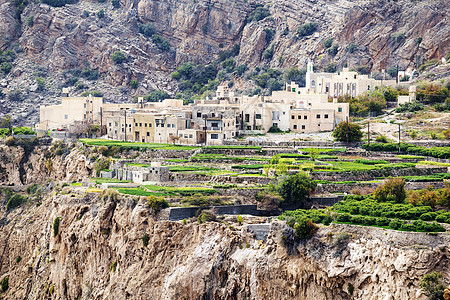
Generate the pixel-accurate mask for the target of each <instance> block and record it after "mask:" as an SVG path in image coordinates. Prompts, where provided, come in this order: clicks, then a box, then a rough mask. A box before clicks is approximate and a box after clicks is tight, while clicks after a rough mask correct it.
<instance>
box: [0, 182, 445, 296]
mask: <svg viewBox="0 0 450 300" xmlns="http://www.w3.org/2000/svg"><path fill="white" fill-rule="evenodd" d="M58 217H59V218H60V222H59V226H58V228H56V229H55V225H54V223H55V219H56V218H58ZM1 218H2V219H1V225H0V226H1V232H2V234H1V236H0V249H2V251H1V256H0V271H1V274H2V278H5V277H9V289H8V290H7V291H6V292H4V293H2V295H1V296H2V299H43V298H46V299H111V298H116V299H293V298H295V299H331V298H333V299H351V298H352V299H426V297H425V295H424V294H423V293H422V291H421V290H420V288H419V284H420V278H421V277H422V276H423V275H424V274H426V273H429V272H431V271H440V272H442V273H443V274H444V276H446V278H445V279H446V280H448V279H450V278H448V275H449V274H450V269H449V268H450V267H449V266H450V265H449V259H448V257H449V254H450V253H449V250H450V249H449V247H448V245H450V243H449V242H450V240H449V237H448V234H435V235H430V234H422V233H405V232H397V231H392V230H385V229H376V228H368V227H359V226H347V225H332V226H330V227H321V228H320V229H319V231H318V233H317V234H316V235H315V236H314V237H313V238H311V239H309V240H307V241H301V242H292V240H291V239H290V235H291V234H292V232H291V230H290V229H289V228H288V227H286V225H285V224H284V223H282V222H278V221H273V223H272V225H271V229H270V233H269V236H268V238H267V240H266V241H258V240H255V239H254V237H253V235H252V234H251V233H249V232H248V231H247V230H246V228H245V224H244V225H243V226H239V225H237V224H236V223H234V222H232V219H230V218H227V219H225V220H224V221H223V222H222V223H215V222H207V223H204V224H198V223H197V222H192V223H191V222H188V223H187V224H183V223H182V222H168V221H155V219H154V217H153V214H152V211H151V210H150V209H149V208H148V207H147V205H146V204H145V202H143V201H142V200H138V199H136V198H134V199H133V198H127V197H125V198H120V199H117V200H112V199H101V198H99V196H96V195H95V194H86V195H78V194H76V193H75V192H70V191H67V190H66V191H65V194H59V195H54V193H52V195H48V196H47V197H45V198H44V200H43V201H42V203H40V204H39V205H36V204H34V203H31V204H28V205H26V206H23V207H20V208H16V209H15V210H13V211H10V212H5V211H4V206H2V207H1ZM246 222H247V221H246ZM229 225H230V226H229ZM144 236H147V237H148V239H147V241H148V245H146V246H145V245H144V244H143V239H142V238H143V237H144ZM351 294H352V295H353V296H351Z"/></svg>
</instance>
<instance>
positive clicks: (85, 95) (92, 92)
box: [81, 91, 103, 97]
mask: <svg viewBox="0 0 450 300" xmlns="http://www.w3.org/2000/svg"><path fill="white" fill-rule="evenodd" d="M91 95H92V97H103V93H102V92H100V91H86V92H83V93H82V94H81V97H89V96H91Z"/></svg>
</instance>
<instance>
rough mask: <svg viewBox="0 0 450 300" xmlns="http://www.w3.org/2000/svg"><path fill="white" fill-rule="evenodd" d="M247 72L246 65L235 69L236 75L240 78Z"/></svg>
mask: <svg viewBox="0 0 450 300" xmlns="http://www.w3.org/2000/svg"><path fill="white" fill-rule="evenodd" d="M247 70H248V67H247V65H239V66H237V68H236V74H237V75H238V76H242V75H243V74H244V73H245V71H247Z"/></svg>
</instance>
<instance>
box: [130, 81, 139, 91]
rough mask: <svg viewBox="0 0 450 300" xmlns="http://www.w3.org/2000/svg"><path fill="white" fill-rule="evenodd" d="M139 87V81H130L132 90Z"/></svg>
mask: <svg viewBox="0 0 450 300" xmlns="http://www.w3.org/2000/svg"><path fill="white" fill-rule="evenodd" d="M138 86H139V82H138V81H137V80H131V81H130V87H131V88H132V89H134V90H135V89H137V88H138Z"/></svg>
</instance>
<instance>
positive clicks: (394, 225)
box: [389, 219, 403, 229]
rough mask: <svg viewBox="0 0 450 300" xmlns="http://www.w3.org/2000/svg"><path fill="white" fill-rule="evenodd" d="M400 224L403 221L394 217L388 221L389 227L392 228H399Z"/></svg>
mask: <svg viewBox="0 0 450 300" xmlns="http://www.w3.org/2000/svg"><path fill="white" fill-rule="evenodd" d="M402 224H403V222H402V221H400V220H399V219H394V220H392V221H390V222H389V227H391V228H392V229H399V228H400V227H401V226H402Z"/></svg>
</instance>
